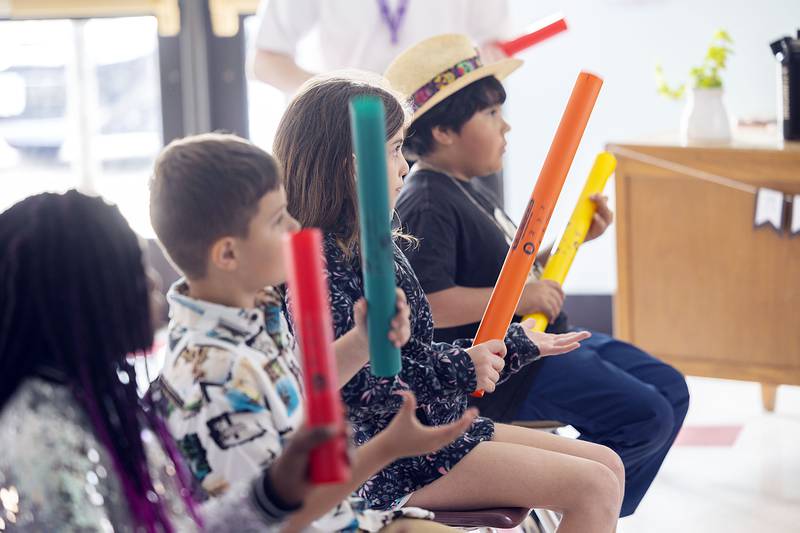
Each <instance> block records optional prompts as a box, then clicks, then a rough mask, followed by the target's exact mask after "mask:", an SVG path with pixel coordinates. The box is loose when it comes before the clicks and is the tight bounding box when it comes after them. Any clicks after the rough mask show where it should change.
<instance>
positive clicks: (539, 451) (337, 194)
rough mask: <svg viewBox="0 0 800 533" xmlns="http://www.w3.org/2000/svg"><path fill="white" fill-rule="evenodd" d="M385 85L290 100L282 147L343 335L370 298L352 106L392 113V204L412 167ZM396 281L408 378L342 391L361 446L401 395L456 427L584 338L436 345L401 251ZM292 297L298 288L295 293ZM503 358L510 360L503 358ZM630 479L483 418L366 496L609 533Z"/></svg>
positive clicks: (342, 86) (323, 90)
mask: <svg viewBox="0 0 800 533" xmlns="http://www.w3.org/2000/svg"><path fill="white" fill-rule="evenodd" d="M380 84H381V81H380V80H377V79H375V78H369V77H368V76H367V75H366V74H364V77H363V79H361V78H360V79H355V78H354V77H353V75H344V76H342V77H329V78H320V79H316V80H312V81H311V82H310V83H309V84H307V85H306V86H305V87H304V88H303V89H302V90H301V91H300V93H299V94H298V95H297V96H296V97H295V98H294V100H293V101H292V102H291V104H290V105H289V108H288V110H287V112H286V114H285V115H284V117H283V119H282V121H281V123H280V126H279V128H278V132H277V135H276V138H275V145H274V152H275V155H276V157H277V159H278V160H279V161H280V163H281V164H282V165H283V175H284V179H285V180H286V191H287V198H288V206H289V207H288V211H289V213H290V214H291V215H292V216H294V217H295V218H296V219H298V220H299V221H300V223H301V224H302V225H303V226H309V227H319V228H321V229H322V230H323V231H324V232H325V255H326V259H327V268H328V276H329V284H330V294H331V305H332V308H333V317H334V322H335V325H334V329H335V334H336V336H337V337H338V336H344V335H347V334H348V332H350V331H352V330H353V328H356V327H358V317H357V316H356V315H355V314H354V313H353V304H354V303H355V302H357V301H358V300H359V299H360V298H362V297H363V276H362V271H361V260H362V258H361V257H360V247H359V235H358V221H357V213H358V209H357V201H358V199H357V197H356V180H357V179H358V177H357V176H356V175H355V170H354V168H355V164H354V156H353V151H352V146H351V131H350V120H349V116H348V103H349V101H350V100H351V99H352V98H353V97H355V96H359V95H372V96H375V97H378V98H380V99H381V101H382V102H383V104H384V107H385V110H386V131H387V139H386V153H387V161H388V176H387V178H386V179H387V180H388V181H389V191H390V197H391V204H392V205H393V204H394V201H395V199H396V197H397V194H398V192H399V190H400V188H401V187H402V185H403V176H405V174H406V173H407V172H408V165H407V163H406V161H405V159H404V158H403V156H402V153H401V149H402V145H403V136H404V130H405V126H406V121H407V115H406V113H405V110H404V108H403V106H402V105H401V103H400V102H399V101H398V99H397V98H396V97H395V96H394V95H393V94H392V93H391V92H389V91H388V90H386V89H384V88H381V87H380ZM394 258H395V268H396V280H397V284H398V286H399V287H401V288H402V289H403V291H404V292H405V295H406V298H407V300H408V303H409V305H410V307H411V339H410V340H409V341H408V343H406V344H405V346H403V348H402V365H403V366H402V370H401V372H400V374H399V375H398V376H397V377H396V378H393V379H386V378H378V377H375V376H373V375H372V374H371V373H370V367H369V364H365V365H364V367H363V368H362V369H361V370H360V371H359V372H358V373H357V374H356V375H355V376H353V377H352V379H350V380H349V381H348V382H347V383H346V385H344V386H343V387H342V395H343V398H344V400H345V403H346V404H347V406H348V407H349V416H350V419H351V422H352V423H353V424H354V427H355V431H356V434H355V438H356V444H357V445H365V443H368V442H369V441H370V439H372V438H374V437H375V436H376V435H378V434H379V432H380V431H382V430H383V429H384V428H386V427H387V425H388V424H389V423H390V422H391V420H392V419H393V417H394V416H395V414H396V413H397V412H398V410H399V409H400V408H401V399H400V398H398V397H397V396H396V395H395V394H394V393H395V392H396V391H403V390H411V391H413V392H414V393H415V394H416V396H417V398H418V401H419V402H420V407H419V409H418V412H417V416H418V417H419V418H420V420H421V421H422V422H423V423H424V424H426V425H429V426H438V425H441V424H448V423H452V422H453V421H454V420H458V419H459V417H461V416H463V413H464V412H465V411H466V409H467V395H469V394H470V393H471V392H473V391H474V390H476V389H485V390H486V391H487V392H488V393H491V392H492V391H493V390H494V388H495V386H496V384H497V383H500V382H502V381H503V380H505V379H507V378H508V377H509V376H510V375H511V374H512V373H513V372H516V371H518V370H519V369H520V368H521V367H522V366H523V365H526V364H528V363H530V362H532V361H534V360H536V359H538V358H539V357H542V356H550V355H557V354H562V353H565V352H568V351H570V350H573V349H575V348H576V347H578V345H579V341H581V340H583V339H585V338H587V337H588V336H589V334H588V333H587V332H580V333H568V334H564V335H552V334H546V333H534V332H532V331H531V329H530V326H531V324H530V323H523V324H514V325H512V326H511V327H510V328H509V330H508V333H507V335H506V338H505V340H504V341H501V340H491V341H489V342H486V343H483V344H479V345H476V346H474V347H469V346H470V345H471V341H469V340H463V341H459V342H457V343H455V344H445V343H435V342H433V320H432V317H431V313H430V308H429V305H428V301H427V300H426V298H425V295H424V293H423V291H422V288H421V287H420V285H419V282H418V280H417V278H416V276H415V274H414V272H413V270H412V269H411V267H410V266H409V264H408V261H407V260H406V259H405V256H404V255H403V254H402V252H401V251H400V250H399V249H398V248H397V247H395V249H394ZM289 297H290V298H291V290H290V291H289ZM498 355H503V356H505V359H502V358H500V357H497V356H498ZM623 486H624V473H623V468H622V465H621V462H620V460H619V457H618V456H617V455H616V454H615V453H614V452H613V451H611V450H610V449H608V448H606V447H604V446H599V445H596V444H591V443H587V442H582V441H575V440H571V439H566V438H561V437H557V436H553V435H550V434H545V433H542V432H537V431H534V430H529V429H523V428H519V427H512V426H508V425H502V424H494V423H493V422H492V421H491V420H488V419H485V418H477V419H475V421H474V422H473V423H472V424H471V427H470V428H469V429H468V431H467V432H466V433H465V434H464V435H463V436H461V437H459V438H458V439H456V441H455V442H453V443H452V444H449V445H448V446H445V447H444V448H442V449H441V450H439V451H437V452H435V453H429V454H425V455H421V456H419V457H408V458H404V459H400V460H398V461H395V462H394V463H392V464H391V465H390V466H388V467H387V468H384V469H383V470H382V471H381V472H379V473H378V474H376V475H375V476H373V477H372V478H371V479H370V480H369V481H368V482H367V483H365V484H364V485H363V486H362V487H361V489H360V494H361V495H362V496H363V497H365V498H366V499H367V501H368V502H369V504H370V505H371V506H373V507H374V508H378V509H397V508H402V507H403V505H406V504H410V505H419V506H422V507H426V508H430V509H433V510H437V509H438V510H454V509H476V508H487V507H503V506H506V507H509V506H513V507H528V508H530V507H543V508H549V509H554V510H557V511H559V512H561V513H562V514H563V520H562V523H561V528H560V531H565V532H567V531H574V532H578V531H579V532H586V531H612V530H613V529H614V527H615V524H616V519H617V516H618V515H619V509H620V502H621V498H622V493H623Z"/></svg>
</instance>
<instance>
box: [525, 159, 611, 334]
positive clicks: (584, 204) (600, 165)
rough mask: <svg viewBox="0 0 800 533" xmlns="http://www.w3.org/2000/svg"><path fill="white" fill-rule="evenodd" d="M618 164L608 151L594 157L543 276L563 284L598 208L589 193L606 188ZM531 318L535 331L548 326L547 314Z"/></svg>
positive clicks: (537, 314) (534, 315)
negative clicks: (533, 321)
mask: <svg viewBox="0 0 800 533" xmlns="http://www.w3.org/2000/svg"><path fill="white" fill-rule="evenodd" d="M616 166H617V160H616V159H615V158H614V156H613V155H611V154H610V153H608V152H600V153H599V154H598V155H597V158H595V160H594V165H593V166H592V170H591V172H589V177H588V178H586V184H585V185H584V186H583V191H581V195H580V197H579V198H578V203H577V205H576V206H575V210H574V211H573V212H572V216H571V217H570V219H569V223H567V229H565V230H564V236H563V237H561V242H559V243H558V248H557V249H556V251H555V252H554V253H553V255H551V256H550V259H548V260H547V265H545V267H544V272H542V279H549V280H553V281H556V282H558V283H559V284H560V285H561V284H563V283H564V280H565V279H566V277H567V272H569V267H570V266H572V260H573V259H575V254H577V253H578V248H579V247H580V245H581V244H583V241H584V239H586V234H587V233H588V231H589V226H591V225H592V217H593V216H594V214H595V213H596V212H597V206H596V205H595V204H594V202H593V201H591V200H590V199H589V197H590V196H592V195H594V194H599V193H601V192H603V188H604V187H605V186H606V182H607V181H608V178H609V177H610V176H611V174H613V173H614V169H615V168H616ZM529 318H532V319H534V320H535V321H536V323H535V324H534V326H533V328H532V329H533V331H544V330H545V329H547V324H548V320H547V317H546V316H545V315H544V314H542V313H534V314H532V315H527V316H526V317H525V318H523V320H527V319H529Z"/></svg>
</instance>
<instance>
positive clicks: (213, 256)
mask: <svg viewBox="0 0 800 533" xmlns="http://www.w3.org/2000/svg"><path fill="white" fill-rule="evenodd" d="M208 261H209V263H210V264H211V265H213V266H214V267H216V268H218V269H219V270H223V271H227V272H230V271H232V270H236V267H238V266H239V254H238V251H237V249H236V239H234V238H233V237H222V238H221V239H218V240H217V241H216V242H214V244H212V245H211V250H210V251H209V254H208Z"/></svg>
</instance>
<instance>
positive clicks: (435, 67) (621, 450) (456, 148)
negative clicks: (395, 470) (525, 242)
mask: <svg viewBox="0 0 800 533" xmlns="http://www.w3.org/2000/svg"><path fill="white" fill-rule="evenodd" d="M521 65H522V61H520V60H518V59H513V58H507V59H504V60H501V61H498V62H496V63H492V64H489V65H484V64H483V63H482V61H481V58H480V56H479V54H478V52H477V51H476V50H475V48H474V46H473V44H472V43H471V42H470V40H469V38H467V37H466V36H463V35H456V34H449V35H440V36H437V37H433V38H431V39H427V40H425V41H422V42H420V43H418V44H417V45H415V46H413V47H412V48H410V49H408V50H406V51H405V52H404V53H403V54H401V55H400V56H399V57H397V58H396V59H395V61H394V62H393V63H392V64H391V65H390V66H389V68H388V69H387V71H386V73H385V76H386V78H387V79H388V80H389V82H390V83H391V85H392V86H393V87H394V88H395V89H396V90H398V91H399V92H400V93H401V94H402V96H403V97H404V98H405V99H406V100H407V102H408V103H409V105H410V106H411V108H412V110H413V117H412V122H411V125H410V126H409V128H408V131H407V134H406V140H405V151H406V153H407V154H408V155H409V156H410V157H412V158H414V159H417V160H418V162H417V164H416V165H415V166H414V168H413V169H412V171H411V173H410V174H409V175H408V176H407V177H406V180H405V185H404V187H403V190H402V192H401V194H400V197H399V198H398V201H397V207H396V209H397V212H398V214H399V216H400V221H401V224H402V225H403V227H404V229H405V230H406V231H407V232H408V233H410V234H411V235H414V236H416V237H418V238H419V245H418V246H414V247H408V248H407V249H406V250H404V252H405V254H406V256H407V257H408V259H409V261H410V262H411V265H412V267H413V268H414V271H415V273H416V274H417V276H418V277H419V280H420V282H421V284H422V287H423V289H424V290H425V293H426V295H427V297H428V299H429V301H430V304H431V308H432V311H433V316H434V320H435V324H436V330H435V335H436V340H437V341H442V342H452V341H453V340H454V339H456V338H471V337H474V335H475V332H476V330H477V327H478V323H479V321H480V320H481V317H482V316H483V312H484V310H485V309H486V305H487V303H488V301H489V297H490V295H491V293H492V289H493V286H494V284H495V282H496V280H497V276H498V275H499V273H500V270H501V268H502V265H503V261H504V259H505V257H506V254H507V252H508V249H509V245H510V243H511V242H512V240H513V237H514V233H515V231H516V227H515V225H514V224H513V222H512V221H511V220H510V218H509V217H508V216H507V215H506V214H505V212H504V211H503V209H502V206H501V203H500V202H499V201H498V200H497V198H496V197H495V196H494V195H493V194H492V193H491V192H490V191H489V190H488V189H486V188H484V187H483V186H481V184H480V183H478V182H477V181H476V180H475V179H474V178H475V177H477V176H484V175H487V174H491V173H495V172H498V171H500V170H501V169H502V159H503V153H504V152H505V147H506V140H505V134H506V133H507V132H508V131H509V130H510V126H509V125H508V123H506V121H505V120H504V119H503V116H502V113H501V107H502V104H503V102H504V101H505V98H506V93H505V89H504V88H503V85H502V84H501V83H500V80H502V79H504V78H505V77H506V76H508V75H509V74H511V73H512V72H513V71H514V70H516V69H517V68H519V67H520V66H521ZM593 200H594V201H595V202H596V203H597V208H598V210H597V214H596V215H595V219H594V220H593V222H592V227H591V228H590V230H589V235H588V236H587V240H590V239H592V238H596V237H598V236H599V235H601V234H602V233H603V232H604V231H605V229H606V227H607V226H608V225H609V224H610V223H611V220H612V213H611V211H610V210H609V208H608V206H607V204H606V199H605V197H600V196H597V197H594V198H593ZM545 259H546V258H545ZM563 299H564V294H563V291H562V290H561V287H560V286H559V285H558V284H557V283H555V282H552V281H545V280H538V279H537V278H536V275H535V274H533V273H532V275H531V279H530V281H529V282H528V283H527V285H526V286H525V289H524V291H523V294H522V297H521V298H520V302H519V304H518V306H517V314H518V315H520V316H522V315H526V314H530V313H535V312H542V313H545V314H546V315H547V316H548V317H549V318H550V321H551V324H553V325H552V326H551V328H553V329H555V330H556V331H558V330H560V331H564V330H566V329H567V325H566V317H565V316H564V314H563V313H562V312H561V307H562V304H563ZM548 331H552V329H551V330H548ZM476 404H477V405H478V406H479V407H480V409H481V411H482V413H483V414H484V415H486V416H490V417H492V418H495V419H496V420H497V421H507V422H510V421H537V420H558V421H560V422H562V423H565V424H570V425H572V426H574V427H575V428H576V429H578V431H580V433H581V437H580V438H581V439H583V440H587V441H591V442H596V443H600V444H604V445H607V446H609V447H611V448H612V449H613V450H615V451H616V452H617V453H618V454H619V455H620V457H621V458H622V460H623V462H624V464H625V472H626V488H625V498H624V501H623V504H622V511H621V516H627V515H630V514H632V513H633V512H634V510H635V509H636V507H637V505H638V504H639V502H640V501H641V499H642V497H643V496H644V494H645V492H646V491H647V489H648V487H649V486H650V484H651V483H652V481H653V479H654V478H655V475H656V473H657V472H658V469H659V467H660V466H661V463H662V462H663V460H664V457H665V456H666V454H667V452H668V451H669V449H670V447H671V446H672V443H673V442H674V440H675V437H676V436H677V434H678V431H679V430H680V427H681V425H682V423H683V419H684V417H685V416H686V411H687V409H688V404H689V393H688V389H687V387H686V382H685V379H684V377H683V376H682V375H681V374H680V373H678V372H677V371H676V370H675V369H673V368H672V367H670V366H668V365H666V364H664V363H662V362H661V361H658V360H657V359H655V358H653V357H652V356H650V355H648V354H646V353H645V352H643V351H641V350H639V349H638V348H636V347H635V346H632V345H630V344H627V343H624V342H622V341H619V340H617V339H614V338H612V337H610V336H608V335H604V334H602V333H598V332H593V334H592V337H591V338H590V339H588V340H586V341H584V342H583V343H582V345H581V347H580V348H578V349H577V350H575V351H574V352H572V353H571V354H569V355H566V356H563V357H558V358H549V359H543V360H541V361H538V362H536V363H534V364H532V365H529V367H528V368H527V369H525V370H524V371H523V372H520V373H519V374H517V375H516V376H514V377H513V378H512V379H510V380H509V381H508V382H506V383H505V384H503V385H502V386H500V387H498V389H497V390H496V391H495V392H494V393H493V394H488V395H486V396H485V397H484V398H483V399H481V400H476Z"/></svg>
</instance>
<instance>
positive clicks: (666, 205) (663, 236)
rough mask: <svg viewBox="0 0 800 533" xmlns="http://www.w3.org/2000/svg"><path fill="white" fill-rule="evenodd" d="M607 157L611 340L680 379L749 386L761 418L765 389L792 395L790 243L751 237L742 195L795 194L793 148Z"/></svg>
mask: <svg viewBox="0 0 800 533" xmlns="http://www.w3.org/2000/svg"><path fill="white" fill-rule="evenodd" d="M608 150H609V151H611V152H614V153H615V155H616V157H617V160H618V165H617V171H616V204H617V205H616V209H617V223H616V226H617V227H616V231H617V270H618V289H617V294H616V296H615V301H614V316H615V323H614V329H615V334H616V335H617V336H618V337H620V338H622V339H625V340H628V341H630V342H633V343H635V344H637V345H639V346H641V347H642V348H644V349H646V350H647V351H649V352H650V353H653V354H654V355H656V356H657V357H659V358H661V359H663V360H664V361H666V362H668V363H670V364H672V365H674V366H676V367H677V368H679V369H680V370H681V371H683V372H684V373H686V374H690V375H697V376H708V377H718V378H728V379H741V380H749V381H757V382H760V383H762V387H763V397H764V404H765V407H766V408H767V409H770V410H771V409H772V408H773V406H774V401H775V389H776V386H777V385H779V384H792V385H800V235H799V236H795V237H790V236H789V235H788V232H786V231H784V232H783V233H781V234H779V233H778V232H776V231H774V230H772V229H769V228H760V229H754V227H753V216H754V207H755V194H754V193H753V192H752V191H747V189H748V188H752V187H753V186H756V187H769V188H772V189H777V190H781V191H783V192H786V193H793V194H800V143H785V144H784V143H782V142H778V141H767V142H764V141H763V140H760V141H759V142H734V143H732V144H731V145H729V146H723V147H681V146H678V145H677V144H671V143H663V142H654V143H631V144H612V145H609V147H608ZM687 169H691V172H689V171H688V170H687ZM698 171H699V173H700V176H697V175H692V174H696V173H697V172H698ZM717 177H727V178H730V179H732V180H735V182H737V183H738V184H740V185H741V186H740V187H739V188H736V187H735V186H733V185H735V184H734V183H733V182H726V183H724V184H721V183H715V182H713V181H714V179H716V178H717ZM703 178H706V179H703ZM707 179H711V180H712V181H708V180H707ZM787 207H788V205H787Z"/></svg>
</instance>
